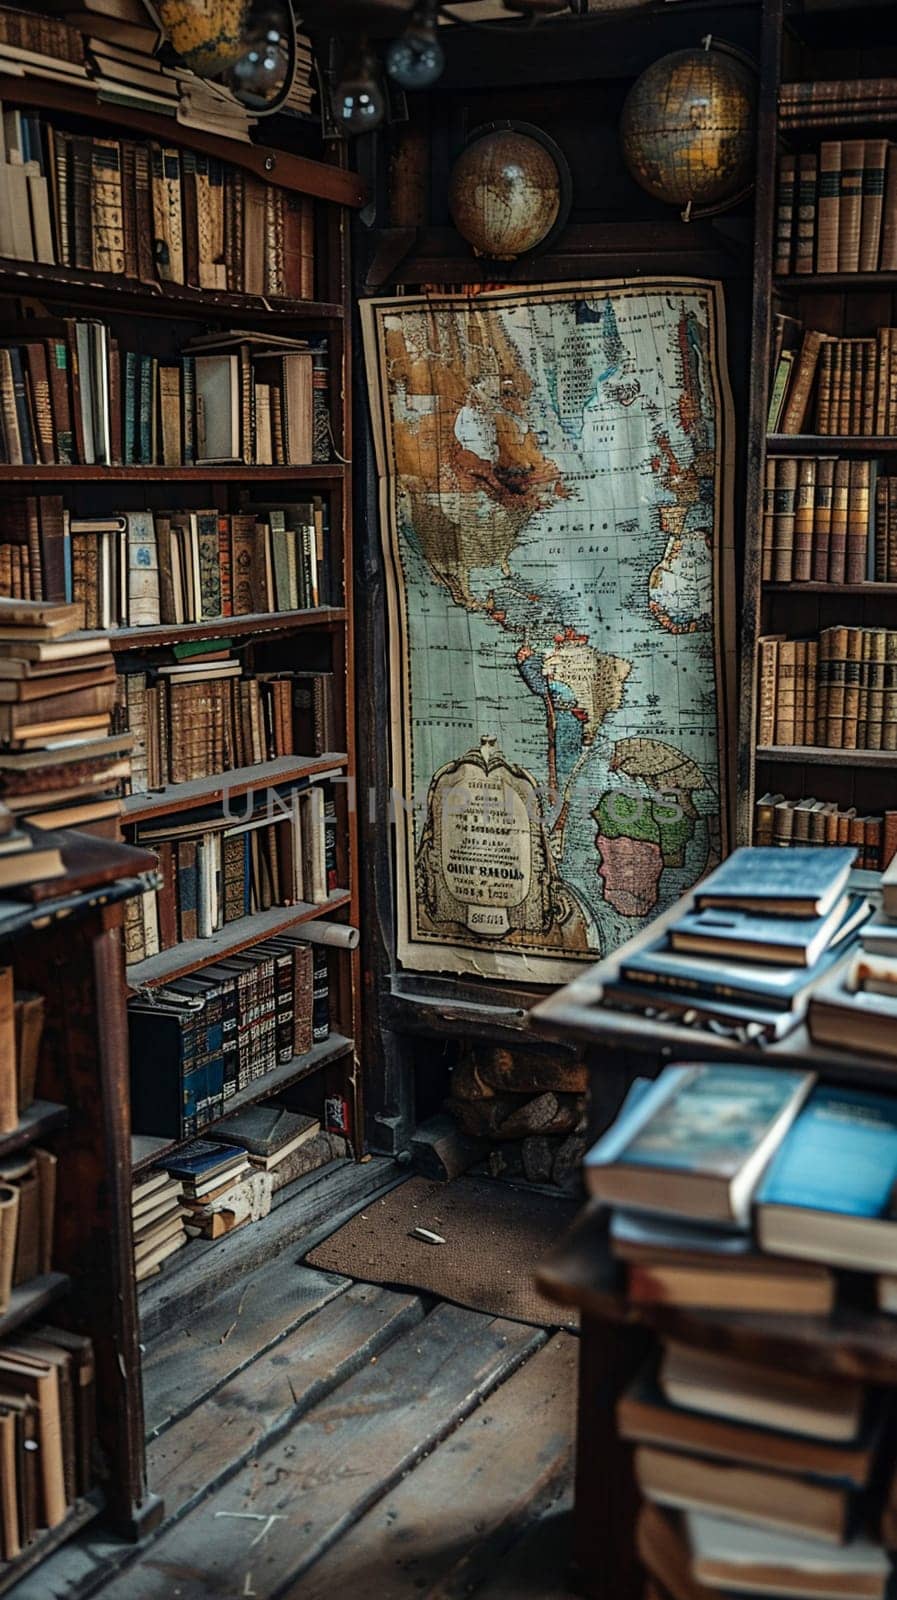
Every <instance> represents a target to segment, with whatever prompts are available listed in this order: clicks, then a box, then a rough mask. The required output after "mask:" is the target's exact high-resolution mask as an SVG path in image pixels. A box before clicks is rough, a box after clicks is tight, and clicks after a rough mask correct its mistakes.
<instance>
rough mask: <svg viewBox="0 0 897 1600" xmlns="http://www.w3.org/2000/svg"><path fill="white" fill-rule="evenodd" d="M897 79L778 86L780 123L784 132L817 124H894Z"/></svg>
mask: <svg viewBox="0 0 897 1600" xmlns="http://www.w3.org/2000/svg"><path fill="white" fill-rule="evenodd" d="M895 114H897V78H818V79H809V80H804V81H803V82H801V83H783V84H780V85H779V120H780V121H781V123H782V126H783V127H785V128H806V127H813V126H814V124H818V123H820V122H840V123H850V122H862V123H866V122H893V120H894V117H895Z"/></svg>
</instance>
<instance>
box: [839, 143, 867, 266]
mask: <svg viewBox="0 0 897 1600" xmlns="http://www.w3.org/2000/svg"><path fill="white" fill-rule="evenodd" d="M864 160H865V141H864V140H862V139H845V140H844V143H843V145H842V147H841V203H840V210H839V217H838V271H839V272H856V271H857V270H858V268H859V264H860V231H861V227H862V211H863V165H864Z"/></svg>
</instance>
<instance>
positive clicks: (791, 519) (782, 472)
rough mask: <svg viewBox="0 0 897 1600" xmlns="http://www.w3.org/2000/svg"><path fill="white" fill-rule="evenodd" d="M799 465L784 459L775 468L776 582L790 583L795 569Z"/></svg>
mask: <svg viewBox="0 0 897 1600" xmlns="http://www.w3.org/2000/svg"><path fill="white" fill-rule="evenodd" d="M799 469H800V462H799V461H798V459H797V458H796V457H795V456H781V457H779V459H778V464H777V467H776V487H775V502H774V512H773V530H772V576H773V581H774V582H775V583H790V582H791V578H792V575H793V570H794V537H795V519H796V510H797V486H798V476H799Z"/></svg>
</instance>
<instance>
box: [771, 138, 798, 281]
mask: <svg viewBox="0 0 897 1600" xmlns="http://www.w3.org/2000/svg"><path fill="white" fill-rule="evenodd" d="M796 190H797V158H796V157H795V156H793V155H782V156H780V157H779V170H778V186H777V192H776V240H775V253H774V257H773V271H774V272H775V273H777V274H779V275H784V274H785V273H788V272H790V271H791V266H792V261H793V235H794V211H795V199H796Z"/></svg>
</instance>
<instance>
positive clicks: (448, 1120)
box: [411, 1112, 485, 1182]
mask: <svg viewBox="0 0 897 1600" xmlns="http://www.w3.org/2000/svg"><path fill="white" fill-rule="evenodd" d="M484 1152H485V1145H484V1144H483V1142H482V1140H480V1139H473V1138H471V1137H470V1136H469V1135H468V1134H466V1133H463V1132H462V1131H461V1129H460V1128H459V1127H458V1124H457V1122H456V1121H455V1120H454V1118H453V1117H451V1116H450V1115H449V1114H448V1113H447V1112H443V1113H442V1114H441V1115H440V1116H438V1117H431V1118H430V1120H429V1122H423V1123H421V1126H420V1127H419V1128H418V1130H417V1132H416V1133H415V1135H414V1138H413V1139H412V1140H411V1163H412V1166H413V1167H414V1170H415V1172H419V1173H420V1175H421V1177H423V1178H436V1179H438V1180H439V1182H445V1181H448V1180H449V1179H451V1178H458V1177H460V1176H461V1173H462V1172H466V1171H467V1170H468V1168H469V1167H472V1166H474V1164H475V1163H476V1162H477V1161H482V1159H483V1155H484Z"/></svg>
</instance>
